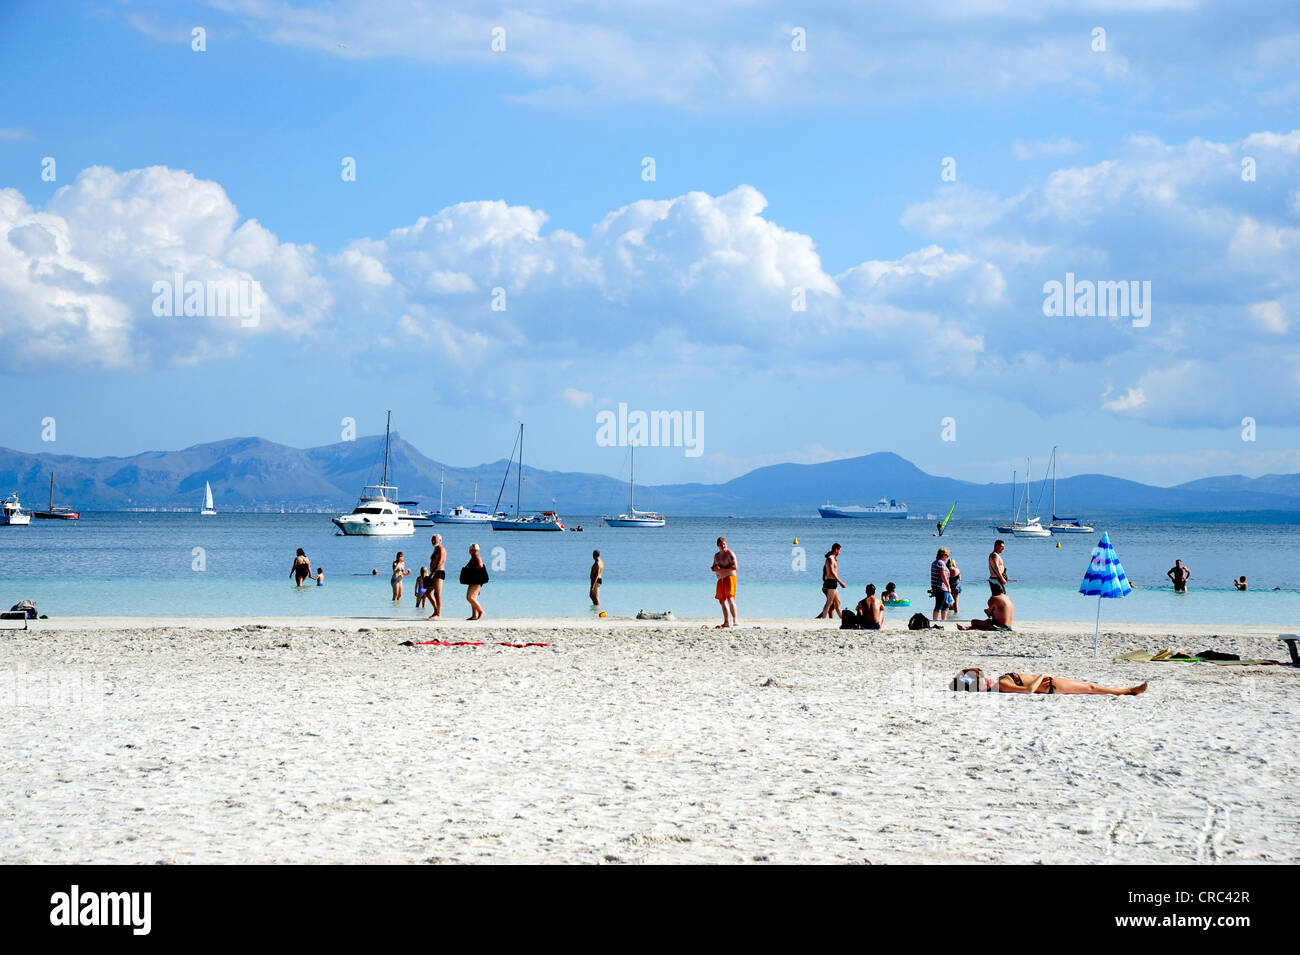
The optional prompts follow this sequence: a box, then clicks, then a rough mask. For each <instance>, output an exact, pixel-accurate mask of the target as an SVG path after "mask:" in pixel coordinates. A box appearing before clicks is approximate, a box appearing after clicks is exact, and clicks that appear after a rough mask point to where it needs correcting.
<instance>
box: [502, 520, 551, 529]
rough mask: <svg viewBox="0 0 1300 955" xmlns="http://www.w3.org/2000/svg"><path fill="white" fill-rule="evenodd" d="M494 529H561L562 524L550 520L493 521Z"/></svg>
mask: <svg viewBox="0 0 1300 955" xmlns="http://www.w3.org/2000/svg"><path fill="white" fill-rule="evenodd" d="M492 529H493V530H494V531H562V530H564V526H563V525H561V524H556V523H553V522H551V521H493V522H492Z"/></svg>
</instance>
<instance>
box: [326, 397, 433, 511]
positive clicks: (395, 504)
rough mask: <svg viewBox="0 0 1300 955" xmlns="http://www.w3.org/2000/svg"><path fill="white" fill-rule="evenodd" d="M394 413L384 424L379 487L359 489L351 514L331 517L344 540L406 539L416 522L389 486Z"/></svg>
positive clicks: (370, 486) (371, 485)
mask: <svg viewBox="0 0 1300 955" xmlns="http://www.w3.org/2000/svg"><path fill="white" fill-rule="evenodd" d="M392 423H393V413H392V412H391V411H390V412H388V422H387V424H385V425H384V475H383V477H382V478H380V481H379V483H378V484H367V485H366V486H365V487H363V488H362V489H361V499H360V500H359V501H358V502H357V506H356V507H355V508H353V510H352V513H351V514H344V515H342V516H340V517H336V518H334V526H335V527H337V528H338V529H339V530H341V531H342V532H343V533H344V535H345V536H347V537H409V536H410V535H412V534H414V533H415V521H414V520H413V519H412V518H411V515H410V513H409V512H408V511H407V510H406V508H405V507H403V506H402V505H401V503H400V502H399V501H398V499H397V487H396V486H395V485H392V484H389V483H388V449H389V431H390V429H391V426H392Z"/></svg>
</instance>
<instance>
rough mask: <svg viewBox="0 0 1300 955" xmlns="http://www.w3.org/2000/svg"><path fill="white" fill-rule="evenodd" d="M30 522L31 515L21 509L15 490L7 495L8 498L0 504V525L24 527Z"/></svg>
mask: <svg viewBox="0 0 1300 955" xmlns="http://www.w3.org/2000/svg"><path fill="white" fill-rule="evenodd" d="M31 522H32V515H30V514H28V513H27V512H26V511H24V510H23V505H22V504H21V502H19V500H18V492H17V491H15V492H14V493H13V494H10V495H9V500H7V501H5V502H4V503H3V504H0V527H26V526H27V525H28V524H30V523H31Z"/></svg>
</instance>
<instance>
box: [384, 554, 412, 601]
mask: <svg viewBox="0 0 1300 955" xmlns="http://www.w3.org/2000/svg"><path fill="white" fill-rule="evenodd" d="M409 576H411V572H410V571H409V570H407V569H406V555H405V554H403V553H402V552H401V551H400V550H399V551H398V552H397V556H396V557H394V558H393V576H392V577H390V578H389V579H388V582H389V583H390V584H392V586H393V601H394V602H396V601H399V600H401V599H402V581H404V580H405V579H406V578H407V577H409Z"/></svg>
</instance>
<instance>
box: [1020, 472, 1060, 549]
mask: <svg viewBox="0 0 1300 955" xmlns="http://www.w3.org/2000/svg"><path fill="white" fill-rule="evenodd" d="M1039 500H1042V498H1041V496H1040V497H1039ZM1029 506H1030V498H1029V462H1028V461H1026V462H1025V519H1024V521H1022V522H1019V523H1017V522H1015V521H1012V523H1011V534H1012V536H1014V537H1051V536H1052V532H1051V531H1049V530H1048V529H1047V528H1046V527H1044V526H1043V522H1042V521H1041V520H1040V519H1039V518H1038V517H1037V516H1034V517H1030V516H1029Z"/></svg>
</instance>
